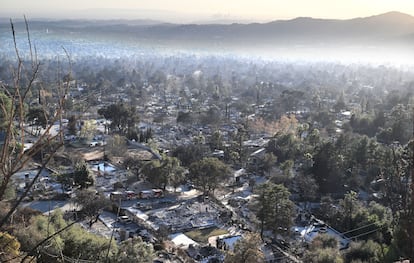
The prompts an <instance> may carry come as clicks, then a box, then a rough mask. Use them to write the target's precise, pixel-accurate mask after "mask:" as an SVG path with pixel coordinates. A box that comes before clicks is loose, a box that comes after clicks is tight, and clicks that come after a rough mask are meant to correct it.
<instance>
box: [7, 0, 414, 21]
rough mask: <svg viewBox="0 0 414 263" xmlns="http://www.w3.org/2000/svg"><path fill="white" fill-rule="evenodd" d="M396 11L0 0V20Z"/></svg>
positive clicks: (382, 5) (177, 1)
mask: <svg viewBox="0 0 414 263" xmlns="http://www.w3.org/2000/svg"><path fill="white" fill-rule="evenodd" d="M389 11H399V12H403V13H408V14H410V15H414V1H413V0H204V1H199V0H70V1H67V0H0V16H1V17H13V18H14V17H22V16H23V14H25V15H26V16H27V17H29V18H40V17H42V18H90V19H96V18H99V19H102V18H106V19H115V18H125V19H155V20H164V21H174V22H178V21H182V22H188V21H197V20H209V19H210V20H211V19H239V20H252V21H270V20H277V19H291V18H295V17H303V16H306V17H317V18H334V19H348V18H355V17H365V16H371V15H377V14H381V13H385V12H389Z"/></svg>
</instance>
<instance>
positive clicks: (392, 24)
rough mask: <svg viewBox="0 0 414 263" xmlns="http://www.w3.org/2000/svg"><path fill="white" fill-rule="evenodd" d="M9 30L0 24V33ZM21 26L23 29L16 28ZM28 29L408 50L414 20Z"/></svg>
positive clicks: (66, 23) (182, 41)
mask: <svg viewBox="0 0 414 263" xmlns="http://www.w3.org/2000/svg"><path fill="white" fill-rule="evenodd" d="M17 23H22V22H17ZM6 27H8V28H9V25H8V24H7V23H4V22H2V23H0V30H2V28H3V29H5V28H6ZM20 28H24V26H20ZM30 28H31V30H35V31H36V30H40V31H46V29H47V31H48V32H49V34H51V35H60V34H64V35H67V34H68V32H70V34H71V35H72V36H73V37H89V38H90V37H99V38H103V39H105V38H110V39H111V40H115V41H123V40H128V41H133V42H137V43H138V42H139V43H150V44H151V43H157V44H159V45H163V46H174V45H181V46H182V45H186V46H203V47H246V46H249V47H253V46H257V47H274V46H284V47H291V46H313V47H314V46H316V47H322V48H324V47H335V46H338V45H342V46H348V47H349V46H369V47H371V46H401V45H404V46H410V47H411V45H412V44H414V17H413V16H411V15H408V14H404V13H400V12H388V13H385V14H380V15H375V16H370V17H363V18H354V19H348V20H336V19H317V18H310V17H298V18H295V19H291V20H277V21H272V22H268V23H246V24H244V23H232V24H172V23H163V22H161V21H154V20H61V21H52V20H51V21H40V20H37V21H30Z"/></svg>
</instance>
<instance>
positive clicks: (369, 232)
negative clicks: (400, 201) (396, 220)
mask: <svg viewBox="0 0 414 263" xmlns="http://www.w3.org/2000/svg"><path fill="white" fill-rule="evenodd" d="M384 227H386V226H381V227H378V228H376V229H373V230H370V231H368V232H365V233H362V234H359V235H355V236H352V237H349V239H355V238H358V237H362V236H366V235H368V234H371V233H374V232H377V231H378V230H380V229H382V228H384Z"/></svg>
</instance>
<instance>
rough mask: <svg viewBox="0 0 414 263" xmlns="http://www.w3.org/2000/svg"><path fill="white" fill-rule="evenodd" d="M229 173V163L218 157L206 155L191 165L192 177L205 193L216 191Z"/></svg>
mask: <svg viewBox="0 0 414 263" xmlns="http://www.w3.org/2000/svg"><path fill="white" fill-rule="evenodd" d="M229 175H230V171H229V168H228V167H227V165H225V164H224V163H223V162H222V161H220V160H219V159H217V158H213V157H205V158H203V159H201V160H199V161H197V162H194V163H192V164H191V165H190V179H191V180H192V181H193V183H194V184H195V185H196V186H197V187H200V188H201V189H202V190H203V192H204V194H209V193H210V192H212V191H214V189H216V188H217V186H218V185H219V184H220V182H222V181H223V180H225V179H226V178H228V176H229Z"/></svg>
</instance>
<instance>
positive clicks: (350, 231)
mask: <svg viewBox="0 0 414 263" xmlns="http://www.w3.org/2000/svg"><path fill="white" fill-rule="evenodd" d="M377 223H379V221H376V222H373V223H371V224H368V225H365V226H361V227H358V228H354V229H351V230H348V231H345V232H342V233H340V234H341V235H345V234H348V233H352V232H355V231H357V230H360V229H363V228H366V227H369V226H372V225H375V224H377Z"/></svg>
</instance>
